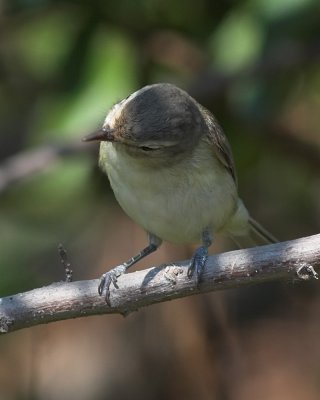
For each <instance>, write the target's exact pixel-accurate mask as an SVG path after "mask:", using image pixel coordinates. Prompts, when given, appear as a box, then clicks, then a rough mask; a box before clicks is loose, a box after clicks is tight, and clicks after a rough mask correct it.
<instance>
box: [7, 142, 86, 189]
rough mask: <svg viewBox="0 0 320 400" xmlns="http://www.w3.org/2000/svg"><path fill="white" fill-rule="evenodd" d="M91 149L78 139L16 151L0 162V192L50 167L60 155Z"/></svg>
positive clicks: (69, 154)
mask: <svg viewBox="0 0 320 400" xmlns="http://www.w3.org/2000/svg"><path fill="white" fill-rule="evenodd" d="M91 150H92V146H86V145H84V144H83V143H82V142H81V141H80V139H79V140H77V141H74V142H70V143H65V144H51V145H50V144H48V145H46V146H41V147H38V148H35V149H33V150H26V151H23V152H21V153H18V154H16V155H14V156H12V157H10V158H8V159H7V160H4V161H3V162H2V163H1V164H0V193H1V192H2V191H4V190H6V189H7V188H8V187H10V186H11V185H13V184H15V183H17V182H20V181H22V180H25V179H26V178H29V177H31V176H33V175H35V174H36V173H40V172H43V170H45V169H48V168H51V167H52V166H53V165H54V164H55V163H56V162H57V161H59V159H60V158H62V157H70V156H75V155H78V154H81V153H89V152H90V151H91Z"/></svg>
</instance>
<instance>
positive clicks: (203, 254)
mask: <svg viewBox="0 0 320 400" xmlns="http://www.w3.org/2000/svg"><path fill="white" fill-rule="evenodd" d="M207 259H208V248H207V247H205V246H201V247H198V248H197V249H196V250H195V252H194V253H193V256H192V258H191V261H190V264H189V268H188V277H189V278H191V277H192V275H193V274H194V273H195V274H196V281H197V284H198V283H199V282H200V279H201V274H202V272H203V269H204V267H205V265H206V262H207Z"/></svg>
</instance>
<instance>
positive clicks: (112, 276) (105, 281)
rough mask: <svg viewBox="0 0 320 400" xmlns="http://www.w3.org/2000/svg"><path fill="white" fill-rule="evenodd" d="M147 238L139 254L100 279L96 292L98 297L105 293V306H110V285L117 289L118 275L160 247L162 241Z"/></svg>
mask: <svg viewBox="0 0 320 400" xmlns="http://www.w3.org/2000/svg"><path fill="white" fill-rule="evenodd" d="M148 236H149V244H148V246H147V247H145V248H144V249H143V250H141V251H140V253H138V254H136V255H135V256H134V257H132V258H130V260H128V261H127V262H125V263H123V264H120V265H118V266H116V267H114V268H112V269H111V270H110V271H108V272H105V273H104V274H103V275H102V276H101V278H100V284H99V287H98V292H99V294H100V296H102V294H103V292H104V291H105V293H106V294H105V298H106V302H107V304H108V305H109V306H110V285H111V283H113V285H114V287H115V288H118V285H117V280H118V278H119V276H120V275H122V274H124V273H125V272H126V271H127V269H129V268H130V267H131V266H132V265H133V264H135V263H137V262H138V261H140V260H141V259H142V258H144V257H146V256H148V255H149V254H151V253H153V252H154V251H156V250H157V248H158V247H159V246H160V245H161V243H162V240H161V239H159V238H158V237H157V236H155V235H152V234H148Z"/></svg>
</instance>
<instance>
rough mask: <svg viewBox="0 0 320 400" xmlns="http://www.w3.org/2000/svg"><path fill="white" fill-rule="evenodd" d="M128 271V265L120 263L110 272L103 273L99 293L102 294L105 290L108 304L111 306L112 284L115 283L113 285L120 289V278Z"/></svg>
mask: <svg viewBox="0 0 320 400" xmlns="http://www.w3.org/2000/svg"><path fill="white" fill-rule="evenodd" d="M125 271H126V267H125V266H124V265H118V266H117V267H115V268H113V269H111V270H110V271H108V272H105V273H104V274H102V275H101V278H100V283H99V286H98V293H99V295H100V296H102V295H103V293H104V292H105V300H106V303H107V304H108V306H111V303H110V285H111V283H113V286H114V287H115V288H116V289H118V288H119V286H118V284H117V281H118V278H119V276H120V275H122V274H123V273H124V272H125Z"/></svg>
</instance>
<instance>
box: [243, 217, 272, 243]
mask: <svg viewBox="0 0 320 400" xmlns="http://www.w3.org/2000/svg"><path fill="white" fill-rule="evenodd" d="M249 226H250V233H251V234H253V235H254V236H257V237H259V238H260V239H261V240H262V241H263V242H264V243H266V244H268V243H277V242H278V239H276V238H275V237H274V236H273V235H272V234H271V233H270V232H268V231H267V230H266V229H265V228H264V227H263V226H262V225H260V224H259V222H257V221H256V220H255V219H253V218H252V217H249Z"/></svg>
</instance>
